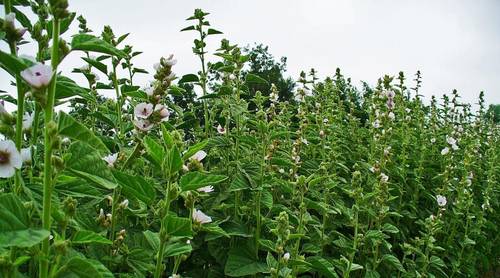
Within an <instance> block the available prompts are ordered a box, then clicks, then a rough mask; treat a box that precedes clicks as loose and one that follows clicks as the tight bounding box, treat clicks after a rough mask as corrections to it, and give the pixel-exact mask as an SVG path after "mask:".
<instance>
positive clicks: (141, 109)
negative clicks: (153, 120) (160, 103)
mask: <svg viewBox="0 0 500 278" xmlns="http://www.w3.org/2000/svg"><path fill="white" fill-rule="evenodd" d="M152 113H153V104H151V103H145V102H141V103H139V104H137V105H136V106H135V108H134V115H135V116H136V117H137V118H141V119H147V118H148V117H149V116H151V114H152Z"/></svg>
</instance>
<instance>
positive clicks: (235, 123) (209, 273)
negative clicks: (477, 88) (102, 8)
mask: <svg viewBox="0 0 500 278" xmlns="http://www.w3.org/2000/svg"><path fill="white" fill-rule="evenodd" d="M3 5H4V9H5V13H6V15H5V17H4V19H2V20H1V24H0V25H1V26H2V32H1V33H0V36H1V38H2V39H3V40H4V41H5V42H7V43H8V45H9V48H10V52H8V53H7V52H5V51H0V64H1V66H2V68H3V69H4V70H6V71H7V72H8V73H9V74H11V75H12V77H13V78H14V79H15V86H16V89H17V95H16V97H11V96H9V95H8V94H4V95H2V99H3V100H4V101H7V102H10V103H12V104H14V105H16V107H17V109H16V111H14V112H8V111H6V109H5V108H4V106H3V105H2V106H1V107H0V108H1V109H0V110H1V111H0V112H1V122H2V123H1V132H2V134H3V135H4V139H3V140H2V141H0V176H1V177H2V178H3V179H2V180H1V183H0V187H1V193H0V273H1V274H2V277H36V276H39V277H114V276H116V277H167V276H170V277H226V276H229V277H242V276H251V277H477V276H481V275H484V274H486V273H488V272H491V271H494V270H495V269H496V268H497V267H498V264H499V258H500V256H499V254H500V237H499V235H500V233H499V232H498V224H499V221H500V214H499V213H498V209H499V205H500V204H499V202H498V197H499V182H500V168H499V162H500V152H499V150H500V144H499V139H500V137H499V133H500V130H499V127H498V125H497V124H495V123H494V122H493V116H492V115H490V114H491V113H487V111H486V107H485V104H484V101H483V97H482V95H481V96H480V99H479V109H478V110H477V111H473V110H472V108H471V105H470V104H467V103H461V102H460V101H459V96H458V93H457V92H453V94H452V95H451V98H449V97H447V96H443V98H442V102H441V101H439V102H438V100H437V99H435V98H433V99H432V101H431V103H430V104H429V105H426V104H425V103H423V101H422V99H421V96H420V95H419V88H420V84H421V78H420V73H418V74H417V77H416V79H415V80H414V81H415V82H414V83H415V85H414V86H413V88H409V87H407V86H410V85H408V82H407V81H406V78H405V76H404V75H403V73H399V74H398V75H397V76H395V77H393V76H384V77H383V78H381V79H380V80H379V81H378V83H377V86H375V87H373V88H372V87H370V86H368V85H366V84H365V86H363V88H356V87H355V86H353V85H352V84H351V81H350V79H347V78H345V77H344V76H343V75H342V74H341V72H340V70H337V73H336V74H335V75H334V76H332V77H328V78H326V79H325V80H322V81H320V80H319V79H318V78H317V76H316V73H315V71H314V70H311V72H310V74H305V73H302V74H301V75H300V78H299V79H298V81H297V86H296V88H295V89H294V90H293V93H294V96H293V98H290V96H287V92H292V88H291V87H293V81H290V80H289V81H287V80H286V79H285V78H283V77H282V75H281V74H282V69H281V68H280V65H283V64H279V63H278V64H276V63H275V62H274V60H273V59H272V57H271V58H269V57H268V56H266V57H267V58H266V57H264V58H262V57H261V58H258V57H257V56H258V54H259V53H267V50H266V49H263V48H260V49H258V48H257V49H255V50H254V52H253V53H254V54H255V55H252V54H251V52H250V53H248V52H244V51H242V50H241V49H240V48H239V47H238V46H237V45H234V44H231V43H230V42H229V41H227V40H222V42H221V45H220V48H219V49H218V50H217V53H215V55H216V56H217V57H218V58H219V60H217V61H211V62H210V63H209V62H208V61H207V57H206V54H207V52H206V44H207V43H208V41H210V40H211V39H212V38H213V36H215V35H218V34H221V32H220V31H218V30H216V29H213V28H212V27H211V26H210V24H209V23H208V21H207V16H208V13H205V12H203V11H201V10H196V11H195V13H194V15H193V16H191V17H189V18H188V27H186V28H184V29H183V30H182V31H186V39H189V38H190V35H194V36H196V39H195V40H194V46H193V53H194V55H196V56H197V57H199V60H200V70H199V72H198V73H197V74H187V75H184V76H182V77H180V78H177V77H176V76H175V74H174V69H175V65H176V62H177V61H176V60H175V58H174V57H173V56H172V55H170V56H168V57H162V58H160V59H159V63H158V64H156V65H155V66H154V72H153V73H151V76H152V78H154V81H152V82H151V84H148V85H147V86H146V87H142V88H141V87H140V86H138V85H137V84H136V83H135V82H134V76H135V75H136V74H148V72H147V71H146V70H144V69H141V68H138V67H136V66H135V65H134V57H136V56H137V55H140V52H138V51H136V50H134V49H133V47H132V46H129V45H123V44H124V41H125V40H126V38H127V35H128V34H125V35H121V36H117V35H115V34H114V33H113V31H112V29H111V28H110V27H109V26H106V27H104V30H103V31H102V33H101V34H95V33H93V32H92V31H91V30H89V28H88V27H87V25H86V20H85V19H84V18H83V17H82V16H79V17H77V20H78V22H79V30H80V31H79V33H78V34H74V35H72V36H71V37H70V36H68V39H70V40H71V42H70V43H68V42H66V41H65V40H64V39H63V38H62V37H61V35H66V32H67V30H68V28H69V26H70V25H71V24H72V22H73V21H74V19H75V14H74V13H71V12H69V11H68V10H67V9H68V3H67V1H66V0H49V1H48V3H47V2H46V1H44V0H17V1H12V0H4V1H3ZM23 6H24V7H23ZM29 7H31V11H32V12H33V14H32V15H30V16H29V17H30V18H36V20H34V21H30V20H29V19H28V17H27V16H26V15H25V14H24V13H23V12H21V10H22V11H24V12H25V13H27V12H29ZM19 25H21V26H22V27H19ZM30 37H31V39H29V38H30ZM27 42H29V43H34V44H35V45H36V46H37V52H36V53H35V55H34V56H35V58H30V57H21V56H18V54H17V47H18V45H21V44H24V43H27ZM67 55H81V56H82V63H83V66H82V67H81V68H77V69H74V71H73V74H75V75H82V76H84V77H85V78H86V80H87V81H88V82H87V84H77V83H76V82H75V81H73V80H72V79H70V78H69V77H67V76H63V75H61V74H60V73H59V71H58V65H59V64H60V63H61V61H62V60H63V59H64V58H65V57H66V56H67ZM256 55H257V56H256ZM252 59H254V60H255V59H260V60H259V61H262V63H260V64H259V63H254V65H256V67H257V68H249V67H248V64H249V63H251V62H252ZM254 62H255V61H254ZM96 72H100V73H102V75H105V76H106V77H107V80H102V81H101V82H99V80H98V78H97V75H96V74H95V73H96ZM269 79H274V80H278V81H280V82H283V84H281V85H280V86H281V87H280V88H278V86H277V85H275V84H272V83H271V82H269ZM287 84H288V85H287ZM287 86H288V87H287ZM194 88H199V89H200V92H201V95H200V96H199V97H197V96H196V94H195V91H194ZM287 88H288V89H287ZM104 90H113V91H114V92H115V93H116V98H112V99H110V98H105V97H103V96H102V93H101V92H103V91H104ZM280 90H281V91H280ZM287 98H290V99H287ZM65 103H66V104H67V103H69V104H70V105H69V107H66V108H65V109H56V108H57V107H63V106H62V105H63V104H65ZM57 111H58V112H57ZM64 111H66V112H64Z"/></svg>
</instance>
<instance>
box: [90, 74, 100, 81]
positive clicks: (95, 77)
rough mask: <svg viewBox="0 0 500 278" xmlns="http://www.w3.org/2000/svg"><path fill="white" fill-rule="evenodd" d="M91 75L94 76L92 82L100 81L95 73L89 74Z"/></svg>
mask: <svg viewBox="0 0 500 278" xmlns="http://www.w3.org/2000/svg"><path fill="white" fill-rule="evenodd" d="M91 74H92V75H93V76H94V81H99V80H100V79H101V78H100V77H99V75H97V73H95V72H91Z"/></svg>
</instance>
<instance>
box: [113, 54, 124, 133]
mask: <svg viewBox="0 0 500 278" xmlns="http://www.w3.org/2000/svg"><path fill="white" fill-rule="evenodd" d="M112 63H113V86H114V87H115V92H116V117H117V118H118V126H117V128H118V132H117V133H118V138H119V140H120V141H121V139H122V133H123V129H122V98H121V93H120V88H119V87H118V78H117V77H116V66H115V65H114V62H112Z"/></svg>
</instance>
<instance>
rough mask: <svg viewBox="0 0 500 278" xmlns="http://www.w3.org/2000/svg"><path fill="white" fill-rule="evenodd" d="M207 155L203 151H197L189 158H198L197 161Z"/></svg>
mask: <svg viewBox="0 0 500 278" xmlns="http://www.w3.org/2000/svg"><path fill="white" fill-rule="evenodd" d="M206 156H207V153H206V152H205V151H197V152H196V153H195V154H194V155H193V156H191V158H189V159H193V160H198V161H202V160H203V159H204V158H205V157H206Z"/></svg>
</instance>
